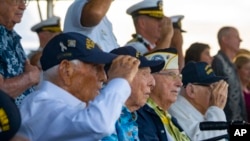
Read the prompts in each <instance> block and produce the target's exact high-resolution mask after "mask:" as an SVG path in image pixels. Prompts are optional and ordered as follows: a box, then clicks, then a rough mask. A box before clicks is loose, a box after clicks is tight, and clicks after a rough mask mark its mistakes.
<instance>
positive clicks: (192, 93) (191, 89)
mask: <svg viewBox="0 0 250 141" xmlns="http://www.w3.org/2000/svg"><path fill="white" fill-rule="evenodd" d="M186 93H187V95H188V96H189V97H190V98H194V97H195V88H194V86H193V85H192V84H191V83H188V84H187V86H186Z"/></svg>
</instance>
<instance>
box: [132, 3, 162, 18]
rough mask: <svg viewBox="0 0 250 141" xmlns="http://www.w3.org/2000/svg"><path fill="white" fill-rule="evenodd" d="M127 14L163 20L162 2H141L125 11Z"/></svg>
mask: <svg viewBox="0 0 250 141" xmlns="http://www.w3.org/2000/svg"><path fill="white" fill-rule="evenodd" d="M127 14H129V15H132V16H133V17H135V16H138V15H147V16H150V17H154V18H163V17H164V12H163V1H162V0H143V1H141V2H139V3H136V4H135V5H132V6H131V7H129V8H128V9H127Z"/></svg>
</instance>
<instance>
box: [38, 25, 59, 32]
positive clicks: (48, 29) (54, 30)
mask: <svg viewBox="0 0 250 141" xmlns="http://www.w3.org/2000/svg"><path fill="white" fill-rule="evenodd" d="M41 31H51V32H61V31H62V30H61V28H60V27H58V26H54V27H43V28H42V29H41Z"/></svg>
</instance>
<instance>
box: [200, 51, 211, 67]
mask: <svg viewBox="0 0 250 141" xmlns="http://www.w3.org/2000/svg"><path fill="white" fill-rule="evenodd" d="M200 61H202V62H206V63H208V64H209V65H211V64H212V61H213V57H212V56H211V55H210V49H209V48H206V49H204V50H203V51H202V53H201V56H200Z"/></svg>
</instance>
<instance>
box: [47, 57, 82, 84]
mask: <svg viewBox="0 0 250 141" xmlns="http://www.w3.org/2000/svg"><path fill="white" fill-rule="evenodd" d="M70 62H71V63H73V64H74V65H78V64H79V63H80V62H81V61H80V60H77V59H75V60H71V61H70ZM58 67H59V65H56V66H53V67H52V68H49V69H47V70H46V71H43V80H48V81H52V80H53V79H54V78H55V77H57V76H58Z"/></svg>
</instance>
